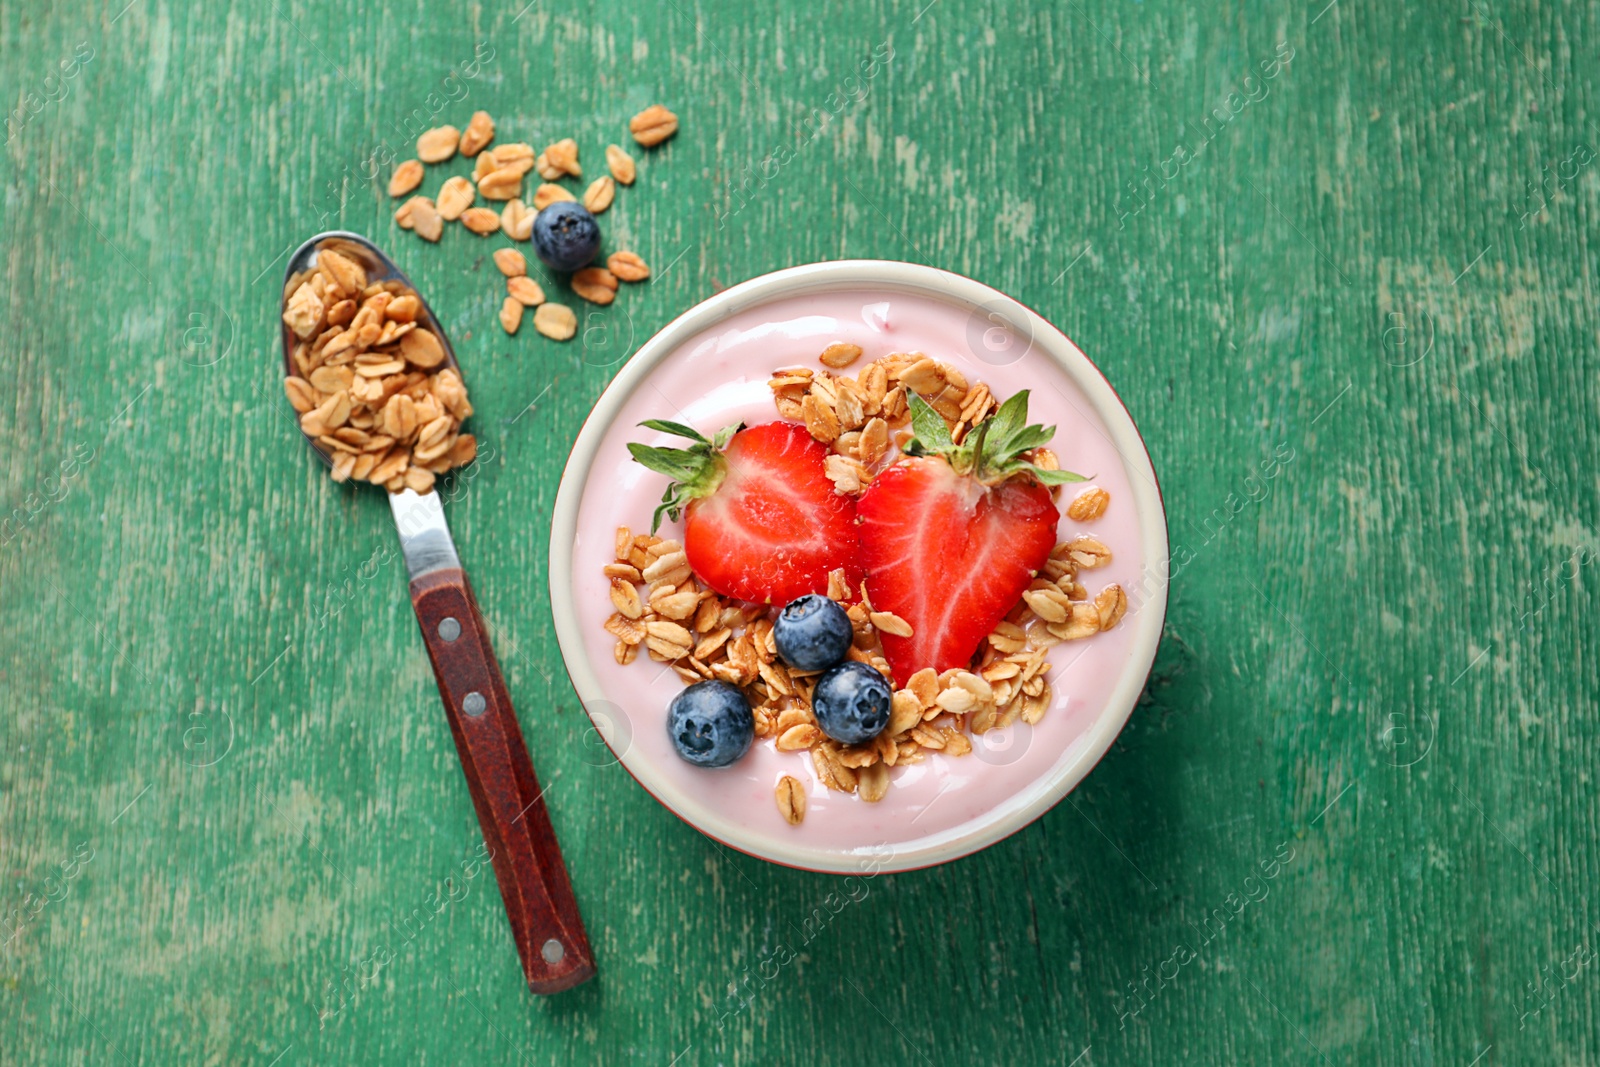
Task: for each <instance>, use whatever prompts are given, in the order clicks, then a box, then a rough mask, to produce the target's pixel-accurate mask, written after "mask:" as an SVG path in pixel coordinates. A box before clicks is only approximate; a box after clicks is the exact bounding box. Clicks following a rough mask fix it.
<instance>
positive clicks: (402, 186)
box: [389, 159, 422, 196]
mask: <svg viewBox="0 0 1600 1067" xmlns="http://www.w3.org/2000/svg"><path fill="white" fill-rule="evenodd" d="M421 184H422V164H421V163H420V162H418V161H417V160H415V159H408V160H406V161H405V162H404V163H402V164H400V165H399V166H398V167H396V168H395V169H394V174H392V175H390V177H389V195H390V196H405V195H406V194H407V193H409V192H412V191H413V190H415V189H416V187H417V186H419V185H421Z"/></svg>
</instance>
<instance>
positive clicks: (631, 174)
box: [606, 144, 638, 185]
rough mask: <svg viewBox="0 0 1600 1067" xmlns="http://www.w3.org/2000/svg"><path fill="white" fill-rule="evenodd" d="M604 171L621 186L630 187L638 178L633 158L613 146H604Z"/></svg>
mask: <svg viewBox="0 0 1600 1067" xmlns="http://www.w3.org/2000/svg"><path fill="white" fill-rule="evenodd" d="M606 169H608V170H610V171H611V176H612V177H613V178H615V179H617V181H619V182H621V183H622V184H623V185H632V184H633V179H634V178H635V177H637V176H638V169H637V168H636V167H635V165H634V162H633V157H632V156H630V155H628V153H626V152H624V151H623V150H622V149H621V148H619V147H617V146H616V145H614V144H611V145H606Z"/></svg>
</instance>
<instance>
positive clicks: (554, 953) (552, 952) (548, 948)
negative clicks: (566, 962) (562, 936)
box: [539, 937, 567, 963]
mask: <svg viewBox="0 0 1600 1067" xmlns="http://www.w3.org/2000/svg"><path fill="white" fill-rule="evenodd" d="M539 955H541V956H543V957H544V961H545V962H546V963H560V962H561V961H562V959H564V958H565V957H566V955H567V948H566V946H565V945H563V944H562V943H561V942H559V941H557V940H556V939H555V938H553V937H552V938H551V939H550V940H548V941H546V942H545V943H544V944H543V945H542V946H540V948H539Z"/></svg>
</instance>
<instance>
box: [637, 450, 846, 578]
mask: <svg viewBox="0 0 1600 1067" xmlns="http://www.w3.org/2000/svg"><path fill="white" fill-rule="evenodd" d="M640 425H641V426H644V427H647V428H649V429H652V430H659V431H661V432H662V433H670V434H676V435H677V436H679V437H686V438H688V439H689V440H690V441H691V442H693V443H692V444H691V445H690V446H689V447H688V448H654V447H651V446H649V445H640V444H630V445H628V451H629V452H631V453H632V454H633V458H634V459H635V460H637V461H638V462H639V463H642V464H644V465H645V466H646V467H649V468H650V469H651V470H653V471H656V472H658V473H661V474H665V475H667V476H668V477H669V478H671V479H672V482H671V484H669V485H668V486H667V491H666V494H665V495H663V496H662V498H661V506H660V507H659V508H657V509H656V513H655V521H654V522H653V523H652V525H651V529H652V530H654V529H655V528H656V527H658V526H660V525H661V516H662V514H663V513H665V514H667V515H668V516H669V517H671V518H672V519H673V520H674V521H676V520H677V518H678V515H679V512H680V511H681V512H682V513H683V521H684V534H683V547H684V551H685V553H686V554H687V555H688V557H689V566H690V568H691V569H692V570H693V571H694V573H695V574H696V575H697V576H698V577H699V578H700V580H701V581H703V582H705V583H706V585H708V586H710V587H711V588H712V589H714V590H716V591H717V592H719V593H721V594H722V595H724V596H731V597H736V598H738V599H740V600H752V601H755V602H756V603H759V604H787V603H788V602H789V601H791V600H793V599H795V598H796V597H800V596H804V595H805V594H807V593H826V592H827V591H828V572H830V571H832V570H834V569H836V568H839V567H843V568H845V569H846V570H847V571H848V572H850V573H851V576H852V578H851V580H852V582H853V581H854V580H855V577H854V575H855V574H856V573H857V572H856V570H855V554H856V508H855V502H854V501H853V500H851V499H850V498H849V497H847V496H840V495H839V494H838V493H836V492H835V491H834V487H833V483H832V482H831V481H829V480H828V475H827V472H826V470H825V469H824V466H823V463H824V461H825V460H826V459H827V457H828V450H827V449H826V448H825V447H823V446H822V445H820V444H818V443H817V442H816V441H814V440H812V438H811V435H810V434H808V433H807V432H806V430H805V427H803V426H800V425H797V424H795V423H791V422H769V423H765V424H763V425H761V426H752V427H750V428H749V429H743V428H741V427H739V426H729V427H727V428H726V429H724V430H722V431H721V432H720V433H718V434H717V435H716V437H715V439H714V440H709V441H708V440H706V438H704V437H702V436H701V435H700V434H699V433H698V432H697V431H696V430H694V429H693V428H692V427H689V426H685V425H683V424H682V423H679V422H664V421H661V420H659V419H651V420H649V421H647V422H643V423H640Z"/></svg>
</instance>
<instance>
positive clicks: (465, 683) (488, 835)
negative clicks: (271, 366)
mask: <svg viewBox="0 0 1600 1067" xmlns="http://www.w3.org/2000/svg"><path fill="white" fill-rule="evenodd" d="M325 250H327V251H336V252H338V253H339V254H340V255H342V256H344V257H346V258H348V259H350V260H353V261H354V262H355V263H357V264H359V265H360V266H361V267H362V268H363V269H364V270H365V271H366V275H367V282H368V284H369V285H370V284H372V283H375V282H389V281H394V282H398V283H400V284H401V285H404V286H405V287H406V288H407V289H409V290H410V291H411V292H413V293H416V295H417V300H418V302H419V304H420V308H419V310H418V314H417V319H416V321H417V325H418V328H426V329H428V330H430V331H431V332H432V333H433V335H434V336H435V337H436V338H438V340H439V344H440V346H441V347H442V348H443V350H444V362H443V365H444V366H447V367H450V368H451V369H453V370H455V371H456V373H457V374H458V375H459V374H460V373H461V371H460V366H459V365H458V364H457V362H456V356H455V351H454V349H452V348H451V346H450V340H449V338H448V337H446V336H445V332H444V330H443V328H442V327H441V326H440V325H439V320H438V318H436V317H435V316H434V313H433V309H432V308H431V307H430V306H429V305H428V302H427V301H426V300H425V299H423V297H422V294H421V293H419V292H417V288H416V286H414V285H412V284H411V280H410V279H409V278H407V277H406V276H405V274H403V273H402V272H401V271H400V268H398V267H396V266H395V265H394V262H393V261H392V260H390V259H389V257H388V256H386V255H384V254H383V253H382V252H381V251H379V250H378V248H377V246H376V245H374V244H373V243H372V242H370V241H368V240H367V239H366V238H365V237H362V236H360V235H359V234H355V233H348V232H343V231H331V232H328V233H321V234H318V235H317V236H315V237H313V238H311V240H309V241H307V242H306V243H305V244H303V245H301V246H300V247H299V248H298V249H296V250H295V252H294V254H293V255H292V256H290V257H289V266H288V269H287V271H286V277H285V281H284V290H283V300H284V302H285V303H287V301H288V299H289V296H290V294H292V293H293V292H294V291H295V289H297V288H298V287H299V285H300V284H301V282H303V281H304V280H306V279H307V278H309V277H310V276H311V275H312V274H313V273H315V272H316V269H317V265H318V259H317V257H318V254H319V253H321V252H322V251H325ZM281 331H282V337H283V361H284V373H285V374H288V375H298V374H299V370H298V368H297V367H296V365H295V360H294V355H293V353H294V348H295V346H296V344H297V343H299V339H298V338H297V337H296V336H295V334H294V332H293V330H291V329H290V328H289V326H288V324H287V323H284V324H282V326H281ZM302 435H303V436H305V437H306V443H307V444H309V445H310V446H311V447H312V449H313V451H315V452H316V453H317V454H318V455H319V456H321V457H322V459H323V461H324V462H327V463H329V464H330V465H331V463H332V459H331V457H329V456H328V455H327V454H326V453H325V452H324V449H323V446H322V445H321V444H320V443H319V442H318V441H317V440H316V439H315V438H313V437H311V436H310V435H309V434H305V433H304V431H303V430H302ZM388 496H389V504H390V506H391V508H392V510H393V512H394V519H395V525H396V526H397V527H398V528H399V531H400V545H401V550H402V553H403V554H404V556H405V561H406V570H407V571H408V572H409V574H410V577H411V606H412V607H413V608H415V609H416V613H417V622H418V623H419V624H420V625H421V626H422V638H423V641H424V643H425V644H426V645H427V646H428V657H429V659H431V660H432V661H433V673H434V677H435V678H436V679H437V681H438V683H439V695H440V696H441V697H442V698H443V699H444V709H445V716H446V718H448V719H449V721H450V732H451V734H452V735H454V737H455V741H456V751H457V753H458V754H459V755H460V757H461V767H462V770H463V771H464V772H465V773H466V777H467V788H468V791H469V792H471V794H472V803H473V807H475V808H476V809H477V812H478V824H479V825H480V826H481V827H482V829H483V837H484V841H485V843H486V844H487V845H488V847H489V848H490V849H491V850H492V852H491V855H492V858H493V863H494V873H495V878H496V880H497V881H498V882H499V883H500V896H501V898H502V899H503V900H504V902H505V906H506V916H507V918H509V919H510V921H511V933H512V936H513V938H514V939H515V941H516V945H517V954H518V956H519V957H520V958H521V960H522V970H523V973H524V974H525V975H526V977H527V980H528V987H529V988H530V989H531V990H532V991H533V992H535V993H541V994H544V993H559V992H561V991H562V990H564V989H570V988H572V987H573V986H575V985H578V984H579V983H581V982H584V981H586V980H588V979H589V978H592V977H594V974H595V966H594V956H593V954H592V953H591V952H590V949H589V939H588V935H587V934H586V933H585V931H584V927H583V918H582V916H581V915H579V913H578V902H577V900H576V899H575V898H574V897H573V894H572V883H571V882H570V881H569V880H568V877H567V868H566V865H565V864H564V863H563V862H562V859H561V849H560V846H559V845H558V844H557V843H556V835H555V830H554V829H553V828H552V827H551V825H550V814H549V812H548V811H547V810H546V809H545V804H544V790H542V789H540V788H539V780H538V778H536V777H535V776H534V773H533V763H532V761H531V760H530V759H529V758H528V746H527V744H526V743H525V742H524V741H523V739H522V729H521V727H519V726H518V724H517V717H516V713H515V712H514V711H513V710H512V707H511V696H510V694H509V693H507V691H506V685H505V680H504V679H503V678H502V677H501V674H500V664H499V662H498V661H497V660H496V659H495V655H494V649H493V647H492V646H491V645H490V643H489V635H488V627H487V626H486V625H485V623H484V621H483V615H482V614H481V613H480V612H479V611H478V603H477V600H476V599H475V598H474V596H473V594H472V586H471V585H469V584H468V583H467V576H466V573H465V572H464V571H463V570H462V569H461V560H460V557H458V556H457V555H456V548H455V543H454V542H453V541H452V540H451V538H450V528H449V526H447V525H446V524H445V519H444V508H443V507H442V506H441V505H440V502H439V494H438V493H437V492H431V491H430V492H427V493H422V494H418V493H417V492H415V491H414V490H412V489H410V488H407V489H404V490H402V491H401V492H398V493H389V494H388Z"/></svg>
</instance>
